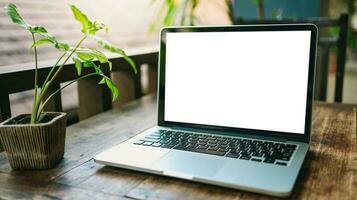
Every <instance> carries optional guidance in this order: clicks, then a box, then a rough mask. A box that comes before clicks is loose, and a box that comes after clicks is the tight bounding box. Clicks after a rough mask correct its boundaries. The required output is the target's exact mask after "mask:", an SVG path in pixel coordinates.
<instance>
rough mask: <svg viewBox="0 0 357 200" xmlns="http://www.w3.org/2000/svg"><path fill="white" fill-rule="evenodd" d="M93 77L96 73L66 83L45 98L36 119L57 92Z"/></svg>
mask: <svg viewBox="0 0 357 200" xmlns="http://www.w3.org/2000/svg"><path fill="white" fill-rule="evenodd" d="M94 75H98V74H97V73H90V74H87V75H85V76H81V77H79V78H77V79H75V80H73V81H71V82H69V83H67V84H66V85H65V86H63V87H61V88H60V89H58V90H56V91H55V92H53V93H52V94H51V95H50V96H49V97H47V99H46V100H45V101H44V103H43V104H42V105H41V108H40V109H39V112H38V113H39V115H38V117H40V113H42V111H43V109H44V108H45V106H46V104H47V103H48V101H49V100H50V99H51V98H52V97H53V96H55V95H56V94H57V93H58V92H60V91H61V90H63V89H64V88H66V87H68V86H69V85H71V84H73V83H74V82H76V81H79V80H82V79H85V78H88V77H91V76H94Z"/></svg>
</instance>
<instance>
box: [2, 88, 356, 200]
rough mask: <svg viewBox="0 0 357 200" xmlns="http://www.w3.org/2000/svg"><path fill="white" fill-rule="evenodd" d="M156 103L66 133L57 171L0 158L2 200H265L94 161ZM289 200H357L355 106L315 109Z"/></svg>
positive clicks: (148, 118) (142, 125)
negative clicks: (19, 166)
mask: <svg viewBox="0 0 357 200" xmlns="http://www.w3.org/2000/svg"><path fill="white" fill-rule="evenodd" d="M155 100H156V99H155V96H153V95H151V96H145V97H143V98H142V99H140V100H137V101H134V102H131V103H130V104H128V105H126V106H124V107H122V108H121V109H117V110H112V111H109V112H105V113H102V114H99V115H96V116H95V117H92V118H89V119H87V120H84V121H82V122H80V123H78V124H75V125H73V126H70V127H68V129H67V138H66V152H65V156H64V159H63V160H62V162H61V163H60V164H59V165H58V166H57V167H56V168H54V169H51V170H43V171H12V170H11V168H10V166H9V164H8V162H7V159H6V156H5V153H0V199H1V198H5V199H18V198H24V199H28V198H31V199H32V198H40V199H42V198H43V199H58V198H59V199H62V198H63V199H126V198H132V199H217V200H220V199H269V198H271V197H268V196H262V195H257V194H253V193H249V192H242V191H238V190H233V189H227V188H222V187H216V186H211V185H206V184H200V183H193V182H189V181H185V180H179V179H175V178H168V177H161V176H156V175H150V174H145V173H140V172H135V171H130V170H124V169H117V168H112V167H106V166H104V165H101V164H97V163H94V162H93V159H92V158H93V156H94V155H96V154H98V153H100V152H102V151H103V150H105V149H107V148H109V147H111V146H113V145H116V144H118V143H120V142H122V141H124V140H126V139H128V138H130V137H132V136H134V135H135V134H137V133H139V132H140V131H142V130H144V129H147V128H149V127H151V126H153V125H154V124H155V120H156V103H155ZM291 198H294V199H357V155H356V106H354V105H343V104H325V103H316V104H315V107H314V112H313V133H312V140H311V151H310V153H309V154H308V156H307V158H306V161H305V163H304V166H303V169H302V171H301V173H300V175H299V178H298V180H297V183H296V186H295V190H294V192H293V195H292V196H291Z"/></svg>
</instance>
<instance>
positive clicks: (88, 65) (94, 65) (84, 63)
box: [83, 60, 98, 67]
mask: <svg viewBox="0 0 357 200" xmlns="http://www.w3.org/2000/svg"><path fill="white" fill-rule="evenodd" d="M83 67H98V66H97V65H96V64H95V63H94V62H93V61H90V60H86V61H84V62H83Z"/></svg>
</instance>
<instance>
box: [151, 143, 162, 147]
mask: <svg viewBox="0 0 357 200" xmlns="http://www.w3.org/2000/svg"><path fill="white" fill-rule="evenodd" d="M151 146H152V147H160V146H161V144H160V143H157V142H156V143H153V144H152V145H151Z"/></svg>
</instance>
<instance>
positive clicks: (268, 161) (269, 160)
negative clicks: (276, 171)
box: [264, 157, 275, 163]
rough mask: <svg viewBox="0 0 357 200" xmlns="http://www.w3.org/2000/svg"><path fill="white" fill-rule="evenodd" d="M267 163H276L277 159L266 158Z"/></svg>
mask: <svg viewBox="0 0 357 200" xmlns="http://www.w3.org/2000/svg"><path fill="white" fill-rule="evenodd" d="M264 162H265V163H274V162H275V159H274V158H269V157H268V158H265V160H264Z"/></svg>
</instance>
